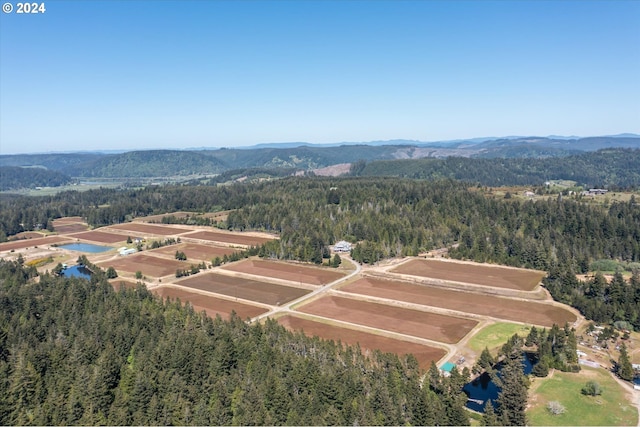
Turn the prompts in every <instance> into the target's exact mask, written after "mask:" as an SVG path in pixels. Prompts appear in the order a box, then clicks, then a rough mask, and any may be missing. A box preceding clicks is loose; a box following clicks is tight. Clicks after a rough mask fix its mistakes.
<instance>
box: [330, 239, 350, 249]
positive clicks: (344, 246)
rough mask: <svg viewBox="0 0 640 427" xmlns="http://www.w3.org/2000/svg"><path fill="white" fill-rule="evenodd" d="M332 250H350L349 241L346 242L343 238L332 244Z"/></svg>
mask: <svg viewBox="0 0 640 427" xmlns="http://www.w3.org/2000/svg"><path fill="white" fill-rule="evenodd" d="M333 251H334V252H351V243H349V242H346V241H344V240H340V241H339V242H337V243H336V244H335V245H333Z"/></svg>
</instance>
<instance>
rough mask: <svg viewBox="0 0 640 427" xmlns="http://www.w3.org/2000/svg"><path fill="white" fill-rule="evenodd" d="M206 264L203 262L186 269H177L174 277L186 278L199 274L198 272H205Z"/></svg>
mask: <svg viewBox="0 0 640 427" xmlns="http://www.w3.org/2000/svg"><path fill="white" fill-rule="evenodd" d="M206 269H207V264H206V263H205V262H204V261H203V262H201V263H200V264H191V266H190V267H189V268H188V269H184V268H178V269H177V270H176V277H186V276H191V275H192V274H198V273H200V270H206Z"/></svg>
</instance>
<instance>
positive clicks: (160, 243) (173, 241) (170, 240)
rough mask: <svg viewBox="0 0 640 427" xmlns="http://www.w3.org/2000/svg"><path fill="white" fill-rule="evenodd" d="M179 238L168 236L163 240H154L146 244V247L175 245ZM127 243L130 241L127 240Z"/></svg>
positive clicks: (155, 247)
mask: <svg viewBox="0 0 640 427" xmlns="http://www.w3.org/2000/svg"><path fill="white" fill-rule="evenodd" d="M180 242H181V240H180V238H179V237H178V238H174V237H168V238H166V239H164V240H154V241H153V242H151V244H150V245H147V249H158V248H161V247H163V246H169V245H176V244H178V243H180ZM127 243H131V242H129V241H128V240H127Z"/></svg>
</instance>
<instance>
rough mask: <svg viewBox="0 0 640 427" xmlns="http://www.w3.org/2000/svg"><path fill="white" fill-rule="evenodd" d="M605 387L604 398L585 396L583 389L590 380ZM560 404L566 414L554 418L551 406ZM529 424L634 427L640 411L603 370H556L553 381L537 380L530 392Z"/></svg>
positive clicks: (547, 379) (551, 379) (546, 379)
mask: <svg viewBox="0 0 640 427" xmlns="http://www.w3.org/2000/svg"><path fill="white" fill-rule="evenodd" d="M591 380H592V381H596V382H597V383H598V384H600V385H601V386H602V388H603V390H604V391H603V393H602V395H600V396H595V397H593V396H585V395H583V394H582V393H581V392H580V390H581V389H582V387H583V386H584V385H585V383H586V382H587V381H591ZM551 401H557V402H560V404H561V405H562V406H564V408H565V410H566V411H565V412H564V413H563V414H560V415H551V414H550V413H549V411H548V410H547V404H548V403H549V402H551ZM529 402H530V403H531V405H532V406H531V408H530V409H529V410H528V411H527V419H528V421H529V425H533V426H536V425H540V426H541V425H545V426H578V425H580V426H630V425H637V423H638V410H637V409H636V407H635V406H633V405H632V404H631V403H630V401H629V396H628V391H627V390H626V389H624V388H623V387H622V386H621V385H620V384H618V383H617V382H616V381H615V380H614V379H613V378H612V377H611V375H610V374H609V373H608V372H606V371H605V370H602V369H592V368H583V369H582V371H581V372H580V373H577V374H570V373H565V372H559V371H556V372H554V374H553V377H551V378H540V379H534V382H533V384H532V387H531V390H530V392H529Z"/></svg>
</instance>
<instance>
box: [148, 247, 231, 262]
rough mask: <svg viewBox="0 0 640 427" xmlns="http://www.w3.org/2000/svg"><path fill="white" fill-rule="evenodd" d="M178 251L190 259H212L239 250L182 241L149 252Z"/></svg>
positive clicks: (173, 253)
mask: <svg viewBox="0 0 640 427" xmlns="http://www.w3.org/2000/svg"><path fill="white" fill-rule="evenodd" d="M176 251H182V252H184V254H185V255H186V256H187V260H189V261H190V260H198V261H211V260H212V259H213V258H215V257H217V256H219V257H220V258H222V257H223V256H225V255H231V254H232V253H234V252H237V250H235V249H231V248H223V247H220V246H211V245H209V246H207V245H199V244H197V243H181V244H178V245H169V246H163V247H161V248H158V249H153V250H151V251H149V252H151V253H160V254H164V255H171V256H174V255H175V253H176Z"/></svg>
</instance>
